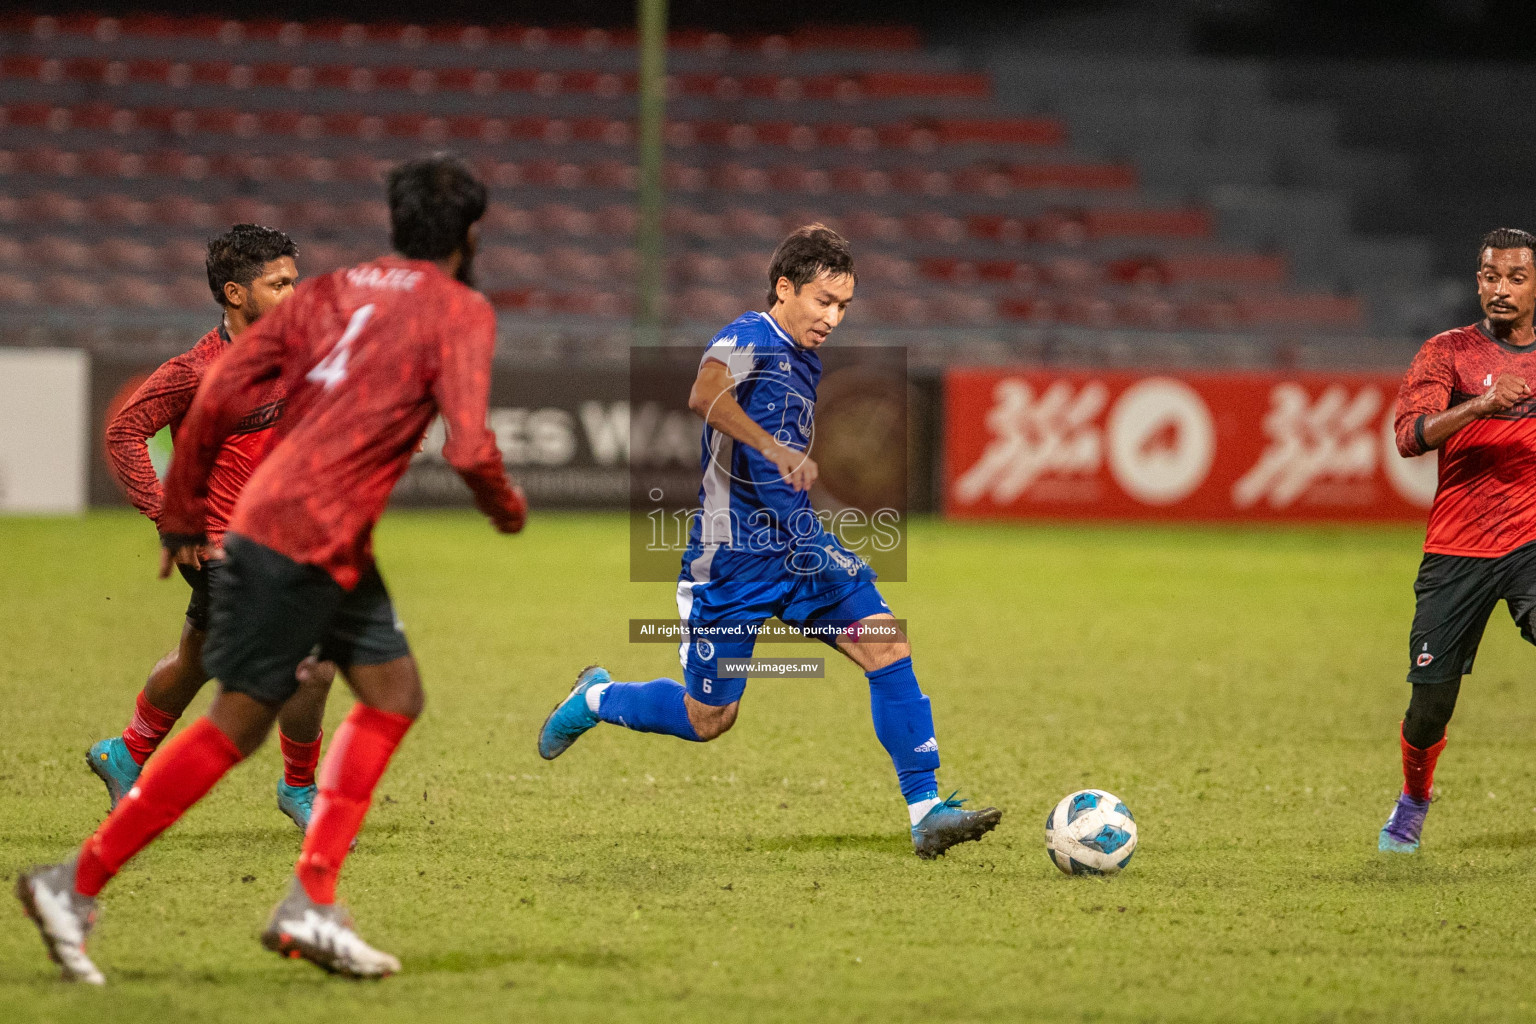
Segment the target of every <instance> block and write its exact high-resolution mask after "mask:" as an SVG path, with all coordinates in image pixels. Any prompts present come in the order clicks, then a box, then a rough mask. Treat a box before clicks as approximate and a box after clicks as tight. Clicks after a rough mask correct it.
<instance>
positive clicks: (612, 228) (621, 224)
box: [596, 205, 640, 238]
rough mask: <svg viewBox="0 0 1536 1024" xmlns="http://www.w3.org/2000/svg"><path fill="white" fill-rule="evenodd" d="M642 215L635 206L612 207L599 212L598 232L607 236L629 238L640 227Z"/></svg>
mask: <svg viewBox="0 0 1536 1024" xmlns="http://www.w3.org/2000/svg"><path fill="white" fill-rule="evenodd" d="M639 222H640V214H639V212H638V211H637V210H636V209H635V208H634V207H633V206H627V205H626V206H620V205H612V206H605V207H603V208H602V209H601V210H598V211H597V217H596V226H597V230H598V231H600V232H602V233H603V234H605V235H610V236H615V237H620V238H628V237H631V236H633V235H634V233H635V229H636V228H637V227H638V226H639Z"/></svg>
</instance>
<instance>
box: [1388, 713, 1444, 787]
mask: <svg viewBox="0 0 1536 1024" xmlns="http://www.w3.org/2000/svg"><path fill="white" fill-rule="evenodd" d="M1398 737H1399V739H1400V740H1401V742H1402V745H1403V792H1404V793H1406V794H1408V795H1409V796H1411V797H1413V798H1414V799H1415V800H1428V799H1429V792H1430V789H1431V787H1433V786H1434V784H1435V762H1436V761H1438V760H1440V751H1442V750H1444V749H1445V739H1446V738H1445V737H1444V736H1442V737H1440V742H1439V743H1436V744H1435V745H1434V746H1432V747H1426V748H1424V749H1423V750H1420V749H1419V748H1418V747H1416V746H1414V745H1413V744H1411V743H1409V742H1408V741H1407V740H1406V739H1403V738H1402V733H1401V727H1399V733H1398Z"/></svg>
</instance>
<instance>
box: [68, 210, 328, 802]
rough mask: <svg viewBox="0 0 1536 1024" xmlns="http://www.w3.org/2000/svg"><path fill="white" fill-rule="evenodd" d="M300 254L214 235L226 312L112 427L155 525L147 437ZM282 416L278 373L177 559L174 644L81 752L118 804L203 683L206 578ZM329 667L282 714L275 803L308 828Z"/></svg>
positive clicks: (213, 282) (289, 273)
mask: <svg viewBox="0 0 1536 1024" xmlns="http://www.w3.org/2000/svg"><path fill="white" fill-rule="evenodd" d="M298 255H299V250H298V247H297V246H295V245H294V244H293V240H292V239H290V238H289V237H288V236H287V235H285V234H283V233H282V232H281V231H274V230H272V229H271V228H264V227H258V226H257V225H255V224H236V225H235V226H234V227H232V228H230V229H229V230H228V231H226V232H225V233H224V234H222V235H220V236H219V237H218V238H215V239H213V240H212V241H210V242H209V243H208V260H207V267H208V287H209V288H211V289H212V290H213V295H214V298H216V299H217V300H218V302H219V305H220V306H221V307H223V310H224V317H223V321H222V322H221V323H220V324H219V326H218V327H217V328H215V329H214V330H211V331H209V332H208V333H207V334H205V335H203V337H202V339H201V340H199V341H198V343H197V344H196V345H194V346H193V347H192V348H190V349H189V350H187V351H186V352H184V353H182V354H181V355H179V356H177V357H176V358H174V359H171V360H169V361H168V362H166V363H165V364H164V365H162V366H161V367H160V368H159V369H157V370H156V371H155V372H154V373H152V374H150V375H149V379H148V380H146V381H145V382H144V383H143V385H141V386H140V387H139V389H138V390H137V391H135V392H134V393H133V397H131V398H130V399H128V402H127V404H126V405H124V406H123V407H122V409H121V410H119V411H118V413H117V415H116V416H114V417H112V421H111V422H110V423H108V424H107V458H108V460H109V461H110V463H111V465H112V472H113V475H115V476H116V477H117V479H118V481H119V482H120V483H122V485H123V487H124V489H125V490H127V492H128V500H129V501H131V502H133V505H134V507H135V508H137V509H138V510H139V511H140V512H142V513H144V514H145V515H146V516H148V517H149V518H150V519H151V520H153V521H154V522H155V523H156V524H157V525H158V524H159V522H160V518H161V514H162V511H163V509H164V494H163V493H162V491H161V487H160V479H159V477H158V476H156V474H155V467H154V465H153V464H152V463H151V462H150V458H149V448H148V441H149V439H150V438H152V437H154V436H155V435H156V434H157V433H159V432H160V430H161V429H162V428H164V427H170V428H171V433H172V435H173V436H174V435H175V434H176V433H177V432H178V431H179V430H180V429H181V423H182V420H183V419H184V418H185V417H186V415H187V410H188V409H190V408H191V407H192V397H193V396H194V395H195V394H197V388H198V385H199V384H201V383H202V381H203V377H204V375H205V374H206V373H207V371H208V368H209V367H210V366H212V365H213V363H214V361H215V360H216V359H218V358H219V357H220V356H222V355H223V354H224V353H225V351H227V350H228V349H229V347H230V345H231V344H232V343H233V342H234V340H235V339H236V338H238V337H240V336H241V335H242V334H243V333H244V332H245V329H246V328H247V327H250V326H251V325H252V324H254V323H255V322H256V321H257V320H259V319H261V317H262V316H263V315H264V314H266V313H269V312H271V311H272V310H273V309H275V308H277V305H278V303H280V302H282V301H283V300H284V299H286V298H288V296H290V295H291V294H293V286H294V285H295V284H296V283H297V282H298V279H299V272H298V268H297V266H296V265H295V260H296V259H297V258H298ZM282 416H283V395H282V384H281V383H280V382H274V383H273V384H272V385H271V387H270V389H269V393H268V394H266V395H265V396H263V398H262V400H261V401H260V402H259V403H258V404H257V406H256V408H255V409H253V410H252V411H251V412H250V413H249V414H248V415H246V416H245V417H243V418H242V419H241V420H240V422H239V423H237V424H235V426H234V429H233V430H232V431H231V432H230V435H229V437H227V438H226V439H225V440H224V444H223V446H222V447H221V448H220V449H219V453H218V457H217V458H216V459H215V461H214V464H213V469H212V470H211V471H210V474H209V479H208V531H207V532H208V547H207V548H205V549H204V550H203V551H201V552H199V553H198V555H197V556H196V557H195V558H194V559H191V560H189V561H188V563H187V564H183V565H180V566H178V568H179V569H180V570H181V574H182V576H183V577H185V578H186V581H187V582H188V583H189V584H191V586H192V600H191V602H190V603H189V604H188V605H187V618H186V622H185V623H184V624H183V625H182V628H181V642H180V643H179V644H177V646H176V649H175V650H173V651H171V652H170V653H168V654H167V655H166V656H165V657H163V658H161V659H160V661H159V662H158V663H157V664H156V665H155V667H154V669H153V670H152V671H151V672H150V674H149V680H148V681H147V682H145V684H144V689H143V690H142V691H140V693H139V697H138V702H137V706H136V707H135V709H134V713H133V718H132V719H131V720H130V721H129V723H128V727H127V728H126V729H124V730H123V734H122V735H121V736H114V737H112V738H111V739H105V740H101V741H99V742H97V743H95V744H94V745H92V747H91V749H90V750H89V751H87V753H86V763H87V764H89V765H90V766H91V771H93V772H95V773H96V774H97V775H98V776H99V777H100V778H101V781H102V782H104V783H106V784H107V794H108V796H109V797H110V798H111V800H112V806H113V807H116V806H117V804H118V801H120V800H121V799H122V798H123V797H124V796H126V795H127V794H128V791H129V790H130V789H132V788H133V784H134V782H135V781H137V780H138V777H139V772H140V771H141V770H142V769H143V767H144V762H145V760H147V759H148V758H149V755H150V754H153V753H154V752H155V748H156V747H158V746H159V745H160V742H161V741H162V740H164V739H165V737H166V734H167V733H169V732H170V731H171V727H172V726H174V725H175V724H176V720H177V719H179V718H180V717H181V715H182V712H184V711H186V709H187V705H188V704H190V703H192V698H193V697H195V696H197V691H198V690H200V689H202V687H203V684H204V683H206V682H207V681H208V673H207V672H206V671H205V670H204V668H203V643H204V641H205V639H206V638H207V635H208V580H209V577H211V576H214V575H217V574H218V573H220V572H222V571H223V564H224V563H223V561H222V559H221V558H220V557H218V553H219V542H220V541H221V540H222V539H223V536H224V530H225V528H226V527H227V525H228V523H229V517H230V513H231V512H233V511H234V507H235V499H236V498H238V497H239V496H240V492H241V490H242V489H244V487H245V484H246V481H248V480H249V479H250V478H251V473H252V472H254V471H255V469H256V467H257V466H258V465H259V464H260V463H261V460H262V459H264V458H266V457H267V453H268V452H270V451H271V450H272V446H273V444H275V443H276V440H277V425H278V421H279V420H280V419H282ZM335 674H336V667H335V666H334V665H331V664H329V663H319V664H316V663H314V662H310V663H307V664H306V665H305V666H304V672H303V675H304V681H303V682H302V683H301V685H300V686H299V689H298V692H297V693H295V694H294V695H293V697H292V699H290V700H289V701H288V703H287V704H285V705H283V710H282V713H281V714H280V715H279V716H278V740H279V743H280V745H281V747H282V751H283V778H282V779H281V780H280V781H279V782H278V784H277V806H278V809H279V810H281V811H282V812H283V813H284V814H286V815H288V817H290V818H292V819H293V823H294V824H295V825H297V826H299V828H300V829H304V828H307V827H308V826H309V818H310V813H311V811H312V809H313V806H314V801H315V765H316V764H318V763H319V760H320V736H321V723H322V719H323V718H324V716H325V699H326V695H327V694H328V693H329V692H330V688H331V680H332V679H333V678H334V677H335Z"/></svg>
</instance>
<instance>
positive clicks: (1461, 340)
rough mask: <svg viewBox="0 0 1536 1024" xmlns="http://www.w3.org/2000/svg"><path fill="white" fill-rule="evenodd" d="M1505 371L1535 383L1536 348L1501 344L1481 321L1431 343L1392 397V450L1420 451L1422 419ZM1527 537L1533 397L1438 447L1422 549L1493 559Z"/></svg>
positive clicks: (1532, 486) (1534, 489) (1535, 476)
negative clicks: (1436, 478) (1394, 402)
mask: <svg viewBox="0 0 1536 1024" xmlns="http://www.w3.org/2000/svg"><path fill="white" fill-rule="evenodd" d="M1504 373H1511V374H1514V375H1516V376H1518V377H1523V378H1525V380H1526V382H1527V383H1529V384H1532V385H1533V386H1536V345H1533V346H1529V347H1527V348H1520V347H1519V346H1516V345H1511V344H1509V343H1507V342H1503V341H1500V340H1499V339H1498V338H1495V337H1493V336H1492V335H1491V334H1488V333H1487V332H1485V331H1484V330H1483V329H1482V325H1481V324H1473V325H1472V326H1470V327H1458V328H1457V329H1456V330H1453V331H1446V332H1445V333H1443V334H1437V335H1435V336H1434V337H1433V338H1430V339H1429V340H1428V341H1426V342H1425V343H1424V345H1423V347H1422V348H1420V349H1419V354H1418V355H1417V356H1415V357H1414V360H1413V365H1412V366H1410V367H1409V368H1408V375H1407V376H1406V377H1405V378H1403V386H1402V389H1401V390H1400V391H1399V392H1398V395H1397V417H1396V421H1395V423H1396V427H1397V450H1398V451H1399V452H1401V453H1402V454H1403V455H1404V456H1414V455H1422V454H1424V452H1425V444H1424V418H1425V417H1426V416H1431V415H1433V414H1435V413H1437V412H1444V411H1445V410H1446V409H1449V408H1451V407H1452V406H1456V405H1460V404H1461V403H1462V402H1466V401H1469V400H1471V399H1473V398H1476V397H1477V396H1479V395H1481V394H1482V393H1483V392H1485V391H1487V390H1488V388H1489V387H1490V386H1492V384H1493V382H1494V381H1495V380H1497V379H1498V378H1499V375H1500V374H1504ZM1533 540H1536V398H1531V399H1526V400H1525V401H1523V402H1521V403H1520V404H1519V405H1516V406H1515V407H1514V408H1513V409H1510V410H1509V411H1508V412H1505V413H1500V414H1499V415H1497V416H1490V417H1488V418H1486V419H1478V420H1473V421H1472V422H1471V423H1469V424H1467V425H1466V426H1465V427H1462V428H1461V429H1460V430H1458V431H1456V433H1454V434H1452V435H1451V436H1450V439H1449V440H1447V441H1446V442H1445V444H1443V445H1441V446H1440V483H1439V486H1438V487H1437V488H1436V490H1435V503H1434V505H1433V506H1432V507H1431V508H1430V510H1429V528H1428V530H1427V531H1426V533H1425V537H1424V550H1425V551H1428V552H1431V553H1433V554H1442V555H1471V556H1473V557H1480V558H1497V557H1498V556H1500V555H1505V554H1508V553H1509V552H1511V551H1513V550H1514V549H1515V548H1518V547H1520V546H1521V545H1523V544H1528V543H1530V542H1531V541H1533Z"/></svg>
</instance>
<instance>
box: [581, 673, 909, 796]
mask: <svg viewBox="0 0 1536 1024" xmlns="http://www.w3.org/2000/svg"><path fill="white" fill-rule="evenodd" d="M864 675H865V677H866V678H867V679H868V680H869V710H870V714H871V716H872V717H873V718H874V720H875V735H876V736H878V737H879V738H880V745H881V746H883V747H884V748H885V752H886V753H887V754H890V755H891V763H893V764H894V765H895V766H896V778H897V779H898V780H900V782H901V795H902V796H904V797H906V798H907V803H908V804H915V803H918V802H919V801H924V800H929V799H936V798H937V797H938V793H939V783H938V780H937V779H936V778H935V777H934V773H935V772H936V771H938V768H939V741H938V740H937V739H935V738H934V732H933V710H932V709H931V708H930V707H929V704H928V698H927V697H925V696H923V691H922V689H921V688H919V687H918V685H917V676H916V675H915V674H914V673H913V671H912V659H911V658H902V659H901V660H900V661H898V662H896V663H895V664H892V665H887V666H886V667H885V668H881V669H876V670H875V671H873V672H866V673H864ZM604 710H605V711H606V708H605V709H604Z"/></svg>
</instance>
